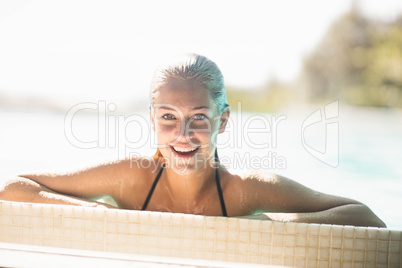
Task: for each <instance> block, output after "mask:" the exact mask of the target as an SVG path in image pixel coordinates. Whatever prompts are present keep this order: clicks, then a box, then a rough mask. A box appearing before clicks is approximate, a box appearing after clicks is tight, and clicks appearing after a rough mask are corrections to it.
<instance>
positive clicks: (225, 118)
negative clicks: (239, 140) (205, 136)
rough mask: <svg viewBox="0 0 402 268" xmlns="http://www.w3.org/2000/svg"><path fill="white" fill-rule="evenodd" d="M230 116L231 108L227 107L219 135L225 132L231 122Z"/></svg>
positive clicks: (222, 117)
mask: <svg viewBox="0 0 402 268" xmlns="http://www.w3.org/2000/svg"><path fill="white" fill-rule="evenodd" d="M229 116H230V106H228V107H226V108H225V110H223V112H222V114H221V118H220V126H219V133H223V132H225V129H226V125H227V123H228V121H229Z"/></svg>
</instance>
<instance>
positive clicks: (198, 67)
mask: <svg viewBox="0 0 402 268" xmlns="http://www.w3.org/2000/svg"><path fill="white" fill-rule="evenodd" d="M171 79H178V80H181V81H195V82H198V83H200V84H201V85H204V86H205V87H206V88H207V89H208V91H209V94H210V96H211V98H212V100H213V101H214V103H215V104H216V106H217V107H218V110H219V113H222V112H223V111H224V110H225V109H226V108H228V107H230V106H229V104H228V101H227V96H226V89H225V83H224V79H223V75H222V72H221V70H220V69H219V67H218V66H217V65H216V63H215V62H213V61H212V60H210V59H208V58H207V57H205V56H201V55H198V54H194V53H191V54H184V55H181V56H178V57H175V58H173V59H171V60H169V61H167V62H165V63H164V64H162V65H160V66H159V67H158V68H157V69H156V70H155V72H154V75H153V78H152V82H151V91H150V98H151V104H152V103H153V102H154V100H155V99H156V97H157V96H158V94H159V90H160V88H161V87H162V86H164V85H166V84H167V83H168V82H169V80H171ZM154 158H155V159H161V158H163V157H162V154H161V153H160V151H159V149H158V150H157V151H156V153H155V155H154Z"/></svg>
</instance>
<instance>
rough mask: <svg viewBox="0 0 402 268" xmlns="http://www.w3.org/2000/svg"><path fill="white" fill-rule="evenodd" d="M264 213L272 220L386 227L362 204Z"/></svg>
mask: <svg viewBox="0 0 402 268" xmlns="http://www.w3.org/2000/svg"><path fill="white" fill-rule="evenodd" d="M264 215H265V216H266V217H267V219H270V220H274V221H291V222H304V223H322V224H337V225H353V226H371V227H386V225H385V223H384V222H383V221H382V220H381V219H380V218H378V217H377V216H376V215H375V214H374V213H373V212H372V211H371V210H370V209H369V208H368V207H367V206H365V205H363V204H350V205H343V206H339V207H335V208H331V209H328V210H324V211H318V212H307V213H264Z"/></svg>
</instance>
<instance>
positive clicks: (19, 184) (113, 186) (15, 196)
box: [0, 160, 135, 206]
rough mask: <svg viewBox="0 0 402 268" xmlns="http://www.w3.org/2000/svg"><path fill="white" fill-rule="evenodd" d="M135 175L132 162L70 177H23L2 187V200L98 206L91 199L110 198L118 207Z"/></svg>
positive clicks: (47, 175) (100, 167) (92, 168)
mask: <svg viewBox="0 0 402 268" xmlns="http://www.w3.org/2000/svg"><path fill="white" fill-rule="evenodd" d="M134 173H135V172H133V169H132V165H131V164H130V160H123V161H119V162H113V163H107V164H102V165H99V166H96V167H91V168H88V169H85V170H80V171H77V172H72V173H67V174H27V175H20V176H18V177H16V178H14V179H12V180H10V181H8V182H7V183H6V184H5V185H4V186H3V187H0V199H2V200H9V201H20V202H35V203H52V204H72V205H85V206H97V205H99V204H100V203H98V202H94V201H91V200H90V199H96V198H100V197H103V196H110V197H112V198H113V199H114V200H116V202H117V203H118V204H119V202H118V201H120V199H121V198H122V193H123V192H124V191H123V189H125V187H127V186H128V185H127V184H128V183H129V182H130V181H131V182H132V181H133V180H132V174H134ZM105 206H107V205H105Z"/></svg>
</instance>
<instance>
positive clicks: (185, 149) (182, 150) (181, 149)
mask: <svg viewBox="0 0 402 268" xmlns="http://www.w3.org/2000/svg"><path fill="white" fill-rule="evenodd" d="M173 149H175V151H177V152H182V153H187V152H192V151H194V150H195V149H197V147H189V148H179V147H173Z"/></svg>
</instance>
